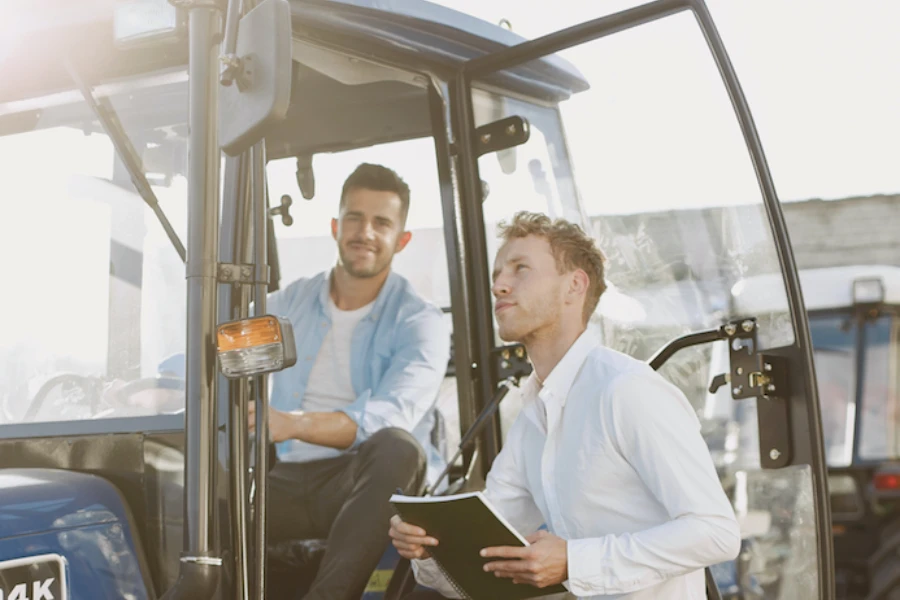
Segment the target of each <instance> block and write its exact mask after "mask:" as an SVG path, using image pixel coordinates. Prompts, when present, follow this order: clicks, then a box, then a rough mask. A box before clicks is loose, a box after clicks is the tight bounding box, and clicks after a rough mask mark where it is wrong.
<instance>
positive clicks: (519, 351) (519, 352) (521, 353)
mask: <svg viewBox="0 0 900 600" xmlns="http://www.w3.org/2000/svg"><path fill="white" fill-rule="evenodd" d="M516 356H517V357H518V358H523V357H524V356H525V348H523V347H522V346H519V347H518V348H516Z"/></svg>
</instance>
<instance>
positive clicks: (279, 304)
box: [266, 272, 450, 481]
mask: <svg viewBox="0 0 900 600" xmlns="http://www.w3.org/2000/svg"><path fill="white" fill-rule="evenodd" d="M330 288H331V282H330V272H324V273H320V274H319V275H316V276H315V277H312V278H308V279H299V280H297V281H295V282H293V283H291V284H290V285H289V286H287V287H286V288H285V289H283V290H280V291H278V292H274V293H272V294H270V295H269V299H268V305H267V306H266V312H267V313H269V314H273V315H278V316H281V317H286V318H288V320H290V322H291V324H292V325H293V327H294V340H295V342H296V346H297V364H295V365H294V366H293V367H290V368H288V369H285V370H284V371H279V372H277V373H274V374H273V375H272V380H271V397H270V402H271V405H272V406H273V407H274V408H276V409H278V410H284V411H291V410H303V398H304V395H305V393H306V385H307V382H308V381H309V374H310V371H312V368H313V364H314V363H315V361H316V356H317V355H318V353H319V349H320V348H321V346H322V342H323V341H324V339H325V335H326V334H327V333H328V331H329V329H330V328H331V317H330V314H329V310H328V295H329V293H330ZM352 348H353V350H352V354H351V356H350V378H351V383H352V384H353V390H354V392H355V393H356V400H355V401H354V402H353V403H352V404H350V405H349V406H347V407H346V408H344V409H342V412H344V413H346V414H347V415H348V416H349V417H350V418H351V419H353V420H354V421H355V422H356V424H357V426H358V429H357V434H356V441H355V443H354V444H353V446H352V447H351V450H352V449H354V448H355V447H356V446H358V445H359V444H360V443H362V442H363V441H365V440H366V439H367V438H368V437H369V436H371V435H372V434H373V433H375V432H376V431H378V430H379V429H382V428H385V427H399V428H401V429H405V430H407V431H409V432H411V433H412V434H413V436H414V437H415V438H416V439H417V440H418V441H419V443H420V444H421V445H422V448H423V449H424V450H425V452H426V454H427V456H428V480H429V481H432V480H433V479H434V478H436V477H437V475H438V474H439V473H440V471H441V470H442V469H443V467H444V464H445V463H444V459H443V457H441V455H440V454H439V453H438V451H437V449H436V448H435V447H434V446H433V445H432V444H431V437H430V436H431V430H432V428H433V426H434V407H435V404H436V402H437V399H438V391H439V390H440V386H441V382H442V381H443V379H444V375H445V373H446V371H447V362H448V361H449V358H450V332H449V330H448V328H447V325H446V323H445V321H444V319H443V315H442V314H441V310H440V309H439V308H437V307H436V306H434V305H432V304H430V303H428V302H427V301H425V300H424V299H423V298H421V297H420V296H419V295H418V294H417V293H416V292H415V290H414V289H413V287H412V285H411V284H410V282H409V281H407V280H406V279H405V278H404V277H402V276H400V275H398V274H396V273H393V272H392V273H390V274H389V275H388V278H387V280H386V281H385V283H384V286H383V287H382V289H381V291H380V292H379V294H378V297H377V298H376V299H375V303H374V304H373V305H372V310H371V311H370V312H369V314H368V315H367V316H366V317H365V318H363V320H362V321H360V323H359V324H358V325H357V326H356V329H355V330H354V331H353V341H352ZM294 442H295V441H294V440H289V441H286V442H281V443H279V444H278V445H277V450H278V455H279V457H284V458H286V459H287V460H290V458H288V456H289V455H290V454H291V449H292V448H291V447H292V444H294ZM297 444H302V443H299V442H298V443H297Z"/></svg>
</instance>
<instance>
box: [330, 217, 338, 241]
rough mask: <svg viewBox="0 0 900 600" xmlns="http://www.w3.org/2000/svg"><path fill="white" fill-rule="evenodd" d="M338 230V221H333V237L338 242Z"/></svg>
mask: <svg viewBox="0 0 900 600" xmlns="http://www.w3.org/2000/svg"><path fill="white" fill-rule="evenodd" d="M337 229H338V220H337V219H331V237H333V238H334V241H337Z"/></svg>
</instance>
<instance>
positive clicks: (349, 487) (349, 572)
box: [250, 164, 450, 600]
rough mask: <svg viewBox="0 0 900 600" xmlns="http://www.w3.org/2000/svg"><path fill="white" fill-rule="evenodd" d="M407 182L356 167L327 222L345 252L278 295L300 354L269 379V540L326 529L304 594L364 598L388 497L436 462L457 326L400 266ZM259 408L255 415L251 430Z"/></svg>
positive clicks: (381, 542)
mask: <svg viewBox="0 0 900 600" xmlns="http://www.w3.org/2000/svg"><path fill="white" fill-rule="evenodd" d="M408 211H409V187H408V186H407V185H406V183H404V181H403V180H402V179H401V178H400V177H399V176H398V175H397V174H396V173H395V172H394V171H392V170H390V169H387V168H385V167H382V166H379V165H372V164H362V165H360V166H359V167H358V168H357V169H356V170H355V171H354V172H353V173H352V174H351V175H350V177H349V178H348V179H347V181H346V182H345V183H344V187H343V191H342V193H341V201H340V211H339V216H338V218H337V219H333V220H332V223H331V232H332V235H333V237H334V239H335V241H336V242H337V246H338V254H339V258H338V262H337V265H335V267H334V268H333V269H331V271H330V272H325V273H321V274H319V275H317V276H315V277H313V278H311V279H301V280H298V281H295V282H294V283H292V284H291V285H289V286H288V287H287V288H285V289H284V290H282V291H280V292H276V293H274V294H273V295H272V296H270V298H269V301H268V312H270V313H272V314H277V315H280V316H284V317H287V318H288V319H289V320H290V321H291V323H292V325H293V328H294V334H295V339H296V343H297V364H296V365H295V366H294V367H292V368H290V369H287V370H284V371H280V372H278V373H275V374H274V375H273V376H272V395H271V409H270V412H269V415H270V417H269V427H270V434H271V437H272V441H274V442H276V444H277V453H278V458H279V460H278V462H277V463H276V465H275V466H274V468H273V469H272V471H271V473H270V476H269V496H268V536H269V539H270V540H272V541H274V542H277V541H280V540H285V539H304V538H327V550H326V552H325V555H324V558H323V559H322V562H321V566H320V567H319V570H318V573H317V575H316V578H315V580H314V581H313V583H312V586H311V588H310V590H309V592H308V594H307V595H306V598H307V599H309V600H312V599H316V600H342V599H358V598H359V597H360V596H361V595H362V592H363V590H364V588H365V585H366V582H367V581H368V578H369V576H370V575H371V573H372V571H373V569H374V568H375V566H376V565H377V563H378V559H379V558H380V557H381V555H382V554H383V552H384V550H385V547H386V546H387V545H388V543H389V538H388V536H387V533H386V531H387V525H388V522H389V520H390V516H391V509H390V504H389V502H388V499H389V497H390V495H391V493H392V492H393V491H394V490H395V489H396V488H398V487H399V488H403V489H404V490H406V491H407V492H415V490H416V489H417V487H418V486H419V485H420V483H421V481H422V478H423V477H424V476H425V470H426V463H427V464H428V468H429V471H430V472H438V471H439V470H440V468H441V464H440V458H439V456H438V454H437V451H436V449H434V448H433V447H432V446H431V444H430V441H429V440H430V438H429V434H430V432H431V429H432V426H433V423H434V405H435V402H436V400H437V395H438V390H439V387H440V385H441V382H442V380H443V378H444V374H445V372H446V369H447V362H448V360H449V354H450V335H449V331H448V329H447V327H446V325H445V323H444V320H443V316H442V314H441V311H440V309H438V308H437V307H435V306H433V305H431V304H429V303H427V302H426V301H425V300H423V299H422V298H421V297H419V296H418V295H417V294H416V293H415V291H414V290H413V288H412V285H411V284H410V283H409V281H407V280H406V279H404V278H403V277H401V276H400V275H397V274H396V273H392V272H391V261H392V260H393V257H394V255H395V254H396V253H397V252H400V251H401V250H403V248H405V247H406V245H407V244H408V243H409V240H410V237H411V234H410V232H408V231H406V230H405V225H406V217H407V213H408ZM254 417H255V414H254V412H253V410H252V405H251V414H250V424H251V427H252V426H253V425H254V424H255V418H254Z"/></svg>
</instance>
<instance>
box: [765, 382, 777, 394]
mask: <svg viewBox="0 0 900 600" xmlns="http://www.w3.org/2000/svg"><path fill="white" fill-rule="evenodd" d="M766 391H767V392H774V391H775V386H774V385H772V384H771V383H770V384H769V385H767V386H766Z"/></svg>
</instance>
